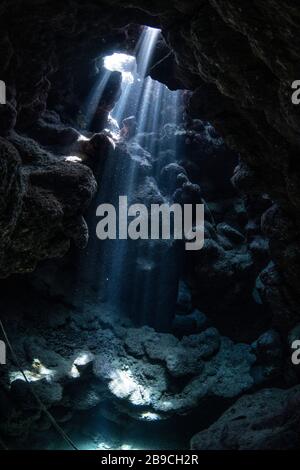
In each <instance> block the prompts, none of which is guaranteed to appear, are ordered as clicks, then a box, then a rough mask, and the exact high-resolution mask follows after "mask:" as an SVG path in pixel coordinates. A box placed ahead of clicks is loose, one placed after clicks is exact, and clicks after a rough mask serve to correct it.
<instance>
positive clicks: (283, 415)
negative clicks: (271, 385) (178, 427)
mask: <svg viewBox="0 0 300 470" xmlns="http://www.w3.org/2000/svg"><path fill="white" fill-rule="evenodd" d="M299 400H300V388H299V386H297V387H295V388H292V389H290V390H280V389H266V390H262V391H261V392H258V393H256V394H254V395H246V396H244V397H242V398H240V399H239V400H238V401H237V402H236V403H235V404H234V405H233V406H232V407H231V408H229V409H228V410H227V411H226V413H224V414H223V416H221V418H219V420H218V421H217V422H216V423H214V424H213V425H212V426H210V428H208V429H207V430H206V431H203V432H201V433H199V434H197V435H196V436H194V437H193V439H192V441H191V447H192V449H195V450H271V449H278V450H280V449H285V450H287V449H294V450H296V449H299V425H300V414H299Z"/></svg>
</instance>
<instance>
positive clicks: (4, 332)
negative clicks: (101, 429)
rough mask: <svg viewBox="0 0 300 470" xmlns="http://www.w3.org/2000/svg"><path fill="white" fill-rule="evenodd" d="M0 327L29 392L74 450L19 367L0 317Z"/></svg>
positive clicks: (74, 447) (70, 441) (71, 443)
mask: <svg viewBox="0 0 300 470" xmlns="http://www.w3.org/2000/svg"><path fill="white" fill-rule="evenodd" d="M0 328H1V330H2V333H3V336H4V338H5V341H6V344H7V345H8V347H9V349H10V352H11V355H12V358H13V360H14V362H15V363H16V365H17V367H18V369H19V371H20V373H21V374H22V376H23V377H24V379H25V381H26V383H27V385H28V387H29V390H30V392H31V393H32V395H33V396H34V398H35V399H36V401H37V403H38V404H39V406H40V407H41V410H42V411H44V413H45V414H46V416H47V417H48V418H49V421H50V422H51V423H52V425H53V426H54V428H55V429H56V430H57V432H58V433H59V434H60V435H61V436H62V438H63V439H64V440H65V441H66V442H67V443H68V444H69V446H70V447H72V448H73V449H74V450H79V449H78V448H77V447H76V445H75V444H74V442H73V441H72V440H71V439H70V437H69V436H68V435H67V434H66V433H65V431H64V430H63V429H62V428H61V427H60V426H59V424H58V423H57V421H56V419H55V418H54V417H53V416H52V414H51V413H50V412H49V411H48V410H47V408H46V406H45V405H44V403H43V402H42V401H41V399H40V397H39V396H38V395H37V394H36V392H35V390H34V388H33V387H32V385H31V383H30V382H29V380H28V379H27V377H26V374H25V372H24V370H23V368H22V367H21V364H20V361H19V359H18V356H17V355H16V353H15V352H14V349H13V347H12V345H11V343H10V341H9V339H8V336H7V334H6V331H5V328H4V326H3V323H2V320H1V319H0Z"/></svg>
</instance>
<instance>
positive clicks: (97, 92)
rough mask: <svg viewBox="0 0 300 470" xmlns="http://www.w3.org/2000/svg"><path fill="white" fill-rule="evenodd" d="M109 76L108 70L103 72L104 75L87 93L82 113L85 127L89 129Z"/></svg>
mask: <svg viewBox="0 0 300 470" xmlns="http://www.w3.org/2000/svg"><path fill="white" fill-rule="evenodd" d="M110 76H111V71H110V70H105V72H104V74H103V75H102V76H100V77H99V80H98V81H97V82H96V84H95V85H94V87H93V88H92V90H91V92H90V93H89V95H88V97H87V99H86V104H85V106H84V107H83V111H84V114H85V117H86V127H87V129H88V128H89V126H90V124H91V122H92V120H93V117H94V116H95V113H96V110H97V107H98V105H99V101H100V99H101V96H102V94H103V92H104V90H105V88H106V86H107V84H108V81H109V78H110Z"/></svg>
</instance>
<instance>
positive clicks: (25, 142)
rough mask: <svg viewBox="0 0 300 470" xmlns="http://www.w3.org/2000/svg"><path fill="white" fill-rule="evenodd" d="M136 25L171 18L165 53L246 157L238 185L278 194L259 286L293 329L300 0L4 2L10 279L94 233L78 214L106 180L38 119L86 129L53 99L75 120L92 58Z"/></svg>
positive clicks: (120, 46)
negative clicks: (55, 145) (70, 154)
mask: <svg viewBox="0 0 300 470" xmlns="http://www.w3.org/2000/svg"><path fill="white" fill-rule="evenodd" d="M112 7H113V8H112ZM130 23H136V24H148V25H151V26H157V27H161V28H162V31H163V35H164V37H165V39H166V42H167V44H169V46H170V47H171V48H172V50H173V52H174V54H173V57H172V58H170V56H168V58H167V59H166V60H168V63H169V64H170V61H171V65H172V71H173V72H174V74H176V80H177V84H174V80H172V83H173V86H179V84H181V86H182V87H183V88H188V89H190V90H192V91H193V95H192V97H191V99H190V101H189V105H188V112H189V114H190V116H191V117H194V118H200V119H204V120H208V121H210V122H211V123H212V124H213V125H214V127H215V128H216V130H217V131H218V132H219V133H220V134H221V135H222V136H223V137H224V139H225V141H226V143H227V144H228V145H229V146H230V147H231V148H233V149H234V150H236V151H237V152H238V153H239V154H240V158H241V160H240V164H239V166H238V167H237V169H236V171H235V174H234V176H233V183H234V184H235V185H236V187H237V188H238V189H239V190H240V191H242V192H244V193H246V194H250V195H252V194H264V193H267V194H268V195H269V196H270V197H271V198H272V200H273V202H274V204H273V206H272V207H271V208H270V209H269V210H268V211H267V213H265V214H264V215H263V217H262V228H263V231H264V233H265V234H266V236H268V238H269V239H270V251H271V256H272V260H273V263H272V264H270V265H269V266H268V267H267V269H265V270H264V272H263V273H262V274H261V276H260V280H261V291H262V295H263V296H264V297H265V299H266V300H267V301H268V302H269V303H270V304H271V305H272V307H273V311H274V313H275V320H276V322H277V323H278V324H281V325H282V324H284V326H285V327H287V328H288V327H290V326H292V325H293V324H295V323H296V322H297V319H298V305H299V302H300V287H299V282H298V279H299V274H300V245H299V242H298V238H299V230H300V228H299V222H298V212H299V206H300V199H299V183H298V180H299V175H300V172H299V163H298V148H299V145H300V140H299V133H298V124H299V110H298V108H297V107H296V106H293V105H292V103H291V94H292V90H291V83H292V82H293V81H294V80H296V79H297V78H298V77H297V73H298V70H299V65H300V60H299V56H300V48H299V38H298V34H297V33H298V31H299V23H300V12H299V8H298V6H297V2H296V1H293V0H288V1H285V2H284V4H283V3H282V2H280V1H279V0H267V1H260V0H256V1H248V0H243V1H242V2H241V1H238V0H226V1H223V0H209V1H208V0H201V1H195V0H190V1H189V0H187V1H185V2H180V1H175V0H174V1H169V0H168V1H161V0H160V1H153V0H152V1H148V0H135V1H134V0H132V1H125V2H124V1H119V0H114V1H113V0H105V1H104V0H103V1H87V2H84V3H81V2H79V1H77V0H72V1H69V2H67V3H64V4H62V3H61V2H57V1H48V0H36V1H33V0H30V1H27V2H24V1H21V0H17V1H4V2H2V3H1V7H0V27H1V39H0V51H1V54H0V71H1V72H0V73H1V76H0V78H1V80H4V81H5V82H6V84H7V96H8V103H7V104H6V105H0V134H1V142H0V165H1V173H2V175H3V178H2V181H1V191H0V195H1V196H0V211H1V229H2V230H1V239H0V258H1V263H0V264H1V269H0V274H1V276H2V277H5V276H8V275H9V274H11V273H15V272H25V271H29V270H32V269H34V267H35V265H36V263H37V262H38V261H39V260H42V259H45V258H48V257H54V256H61V255H62V254H64V253H65V252H66V251H67V250H68V248H69V245H70V241H71V239H72V238H73V239H75V242H76V243H77V244H78V245H79V246H83V245H84V244H85V242H86V239H87V236H88V235H87V228H86V225H85V222H84V219H83V217H82V216H83V214H84V212H85V209H86V207H87V206H88V204H89V203H90V201H91V198H92V197H93V194H94V192H95V190H96V184H95V181H94V178H93V175H92V173H91V171H90V170H89V169H88V168H87V167H85V166H84V165H81V164H72V165H70V164H69V163H67V162H65V161H64V160H63V159H62V158H61V156H60V155H58V154H55V153H53V152H50V151H45V150H44V149H42V148H41V147H40V146H39V144H38V143H37V142H36V140H38V135H39V133H38V132H37V129H38V131H41V128H43V130H44V131H45V127H46V132H48V133H49V134H48V135H49V138H50V140H51V139H54V140H55V137H56V138H57V135H59V136H61V135H62V134H63V135H64V138H66V141H67V142H71V141H72V140H75V139H76V138H77V137H78V134H77V133H76V131H74V130H67V131H66V130H65V128H63V127H62V125H61V123H60V120H59V116H58V115H57V114H55V115H53V114H52V120H51V119H50V121H49V114H48V122H46V123H45V120H44V119H43V118H44V116H45V112H46V110H47V107H48V110H49V107H50V108H51V110H53V109H55V110H56V111H57V112H58V113H61V115H62V117H63V118H64V119H66V116H64V111H65V110H66V109H67V110H68V116H69V117H70V121H71V122H72V124H74V123H75V119H74V117H73V116H72V114H74V115H75V114H76V112H77V110H78V103H79V101H80V99H81V97H82V96H83V95H84V93H85V90H84V87H83V89H82V83H83V81H86V87H87V88H88V87H89V86H90V84H91V82H92V80H93V75H94V66H95V59H96V58H97V57H98V56H100V55H101V54H107V53H110V52H112V51H113V50H131V49H132V48H133V47H134V45H135V39H136V38H135V32H134V31H133V32H132V31H131V29H130V28H127V25H128V24H130ZM166 51H167V49H166ZM161 55H163V54H162V53H161ZM163 65H164V61H163V62H162V64H161V68H158V69H157V68H156V70H155V76H156V78H160V79H161V80H162V81H165V82H166V83H168V82H170V77H168V76H167V74H166V72H167V71H168V70H170V68H166V67H165V66H164V67H163ZM153 73H154V72H153ZM49 94H50V96H49ZM48 98H49V99H48ZM50 116H51V115H50ZM53 116H54V117H53ZM72 118H73V119H72ZM74 125H75V124H74ZM49 129H50V130H49ZM50 131H51V132H50ZM29 134H31V135H32V134H34V135H35V139H36V140H29V139H28V135H29ZM36 136H37V137H36ZM77 189H78V190H77ZM286 319H288V322H287V321H286Z"/></svg>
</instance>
